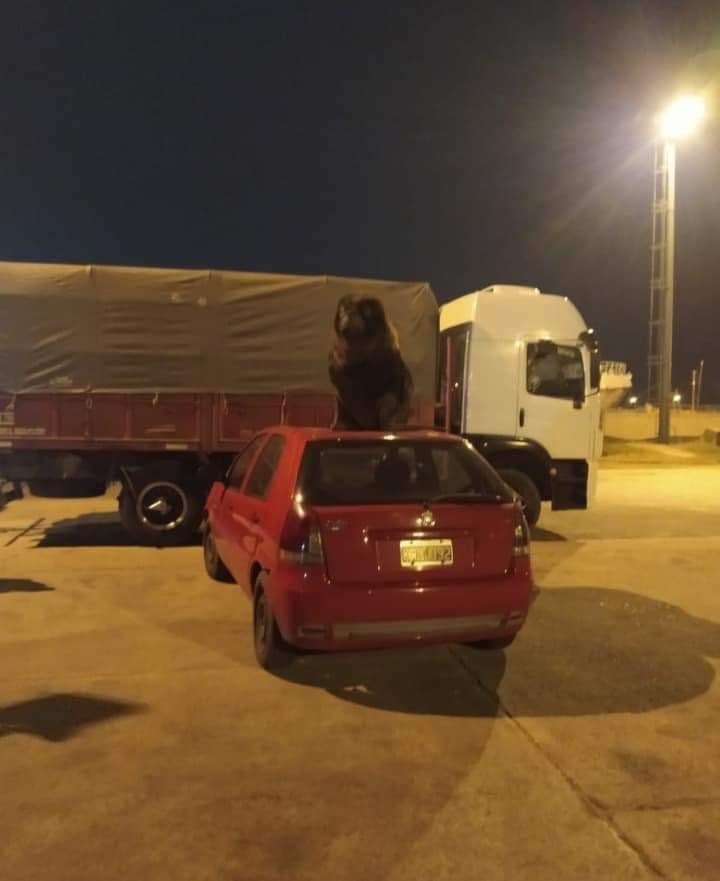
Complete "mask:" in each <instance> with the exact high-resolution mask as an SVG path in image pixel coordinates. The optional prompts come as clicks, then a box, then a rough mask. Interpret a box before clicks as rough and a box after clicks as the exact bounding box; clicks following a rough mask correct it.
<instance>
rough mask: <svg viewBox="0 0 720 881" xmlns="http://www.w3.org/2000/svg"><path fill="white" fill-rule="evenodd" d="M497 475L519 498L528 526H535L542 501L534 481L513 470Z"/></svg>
mask: <svg viewBox="0 0 720 881" xmlns="http://www.w3.org/2000/svg"><path fill="white" fill-rule="evenodd" d="M498 474H499V475H500V477H502V479H503V480H504V481H505V483H506V484H507V485H508V486H509V487H510V489H512V490H514V491H515V492H516V493H517V494H518V495H519V496H520V499H521V500H522V506H523V513H524V514H525V519H526V520H527V522H528V526H535V524H536V523H537V522H538V520H539V519H540V512H541V510H542V499H541V498H540V491H539V490H538V488H537V486H536V485H535V481H534V480H532V479H531V478H530V477H528V476H527V474H523V472H522V471H516V470H515V469H514V468H508V469H507V470H501V471H499V472H498Z"/></svg>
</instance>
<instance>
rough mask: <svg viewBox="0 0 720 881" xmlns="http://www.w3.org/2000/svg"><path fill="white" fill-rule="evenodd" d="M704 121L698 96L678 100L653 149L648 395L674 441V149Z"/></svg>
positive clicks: (662, 435) (664, 434)
mask: <svg viewBox="0 0 720 881" xmlns="http://www.w3.org/2000/svg"><path fill="white" fill-rule="evenodd" d="M704 117H705V102H704V101H703V99H702V98H700V97H698V96H691V95H686V96H684V97H681V98H677V99H676V100H675V101H673V103H672V104H670V105H669V106H668V107H667V108H666V109H665V110H664V111H663V112H662V113H661V114H660V116H659V117H658V120H657V121H658V134H659V139H660V144H659V145H658V146H656V150H655V188H654V199H653V243H652V276H651V281H650V353H649V357H648V393H649V394H650V396H651V397H652V396H653V394H654V391H655V387H657V394H656V398H657V403H658V405H659V409H660V417H659V426H658V428H659V430H658V435H659V439H660V442H661V443H665V444H668V443H670V410H671V408H672V349H673V306H674V302H673V300H674V288H675V150H676V144H677V142H678V141H679V140H682V139H684V138H687V137H689V136H690V135H691V134H692V133H693V132H694V131H695V130H696V129H697V128H698V126H699V125H700V123H701V122H702V120H703V118H704Z"/></svg>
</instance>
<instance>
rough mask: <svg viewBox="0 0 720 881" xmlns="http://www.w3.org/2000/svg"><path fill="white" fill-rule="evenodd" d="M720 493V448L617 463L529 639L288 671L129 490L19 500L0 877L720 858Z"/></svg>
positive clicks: (0, 707)
mask: <svg viewBox="0 0 720 881" xmlns="http://www.w3.org/2000/svg"><path fill="white" fill-rule="evenodd" d="M690 472H691V473H690ZM719 498H720V469H717V468H716V469H712V468H708V469H703V468H693V469H692V470H691V469H682V468H678V469H668V468H664V469H662V470H661V471H659V472H652V471H649V470H648V469H644V470H638V471H632V470H616V471H607V472H603V474H602V475H601V483H600V493H599V500H598V507H597V509H596V510H595V511H592V512H582V513H570V514H552V513H549V514H547V515H546V516H545V517H544V518H543V521H542V527H543V528H542V530H539V531H538V535H537V541H536V542H535V544H534V554H535V565H536V570H537V572H538V577H539V580H540V582H541V583H542V585H543V587H544V591H543V593H542V594H541V596H540V598H539V600H538V602H537V604H536V607H535V609H534V611H533V615H532V617H531V619H530V621H529V623H528V625H527V627H526V629H525V631H524V632H523V634H522V635H521V637H520V638H519V639H518V641H517V642H516V644H515V645H514V646H513V647H512V648H511V649H509V650H508V651H507V652H505V653H484V652H477V651H474V650H471V649H467V648H459V647H452V648H433V649H419V650H416V649H411V650H405V651H394V652H382V653H373V654H352V655H340V656H305V657H302V658H298V659H297V660H296V661H295V662H294V663H293V665H292V666H291V667H290V668H289V669H288V670H287V672H285V673H284V674H283V677H282V678H280V677H274V676H270V675H268V674H266V673H264V672H262V671H261V670H259V669H258V668H257V666H256V664H255V661H254V658H253V657H252V649H251V644H250V609H249V604H248V603H247V601H246V600H245V598H244V597H243V596H242V595H240V593H239V592H238V591H237V590H236V589H233V588H232V587H227V586H219V585H216V584H213V583H210V582H209V581H208V580H207V579H206V578H205V576H204V574H203V571H202V564H201V559H200V551H199V548H184V549H180V550H166V551H155V550H148V549H140V548H135V547H133V546H132V545H131V544H130V542H129V540H128V539H126V538H125V536H124V534H123V533H122V531H121V529H120V527H119V526H118V525H117V523H116V521H115V519H114V515H113V514H112V513H111V512H112V509H113V504H112V501H111V500H106V499H102V500H99V501H95V500H91V501H90V502H86V501H81V500H74V501H56V500H38V499H26V500H24V501H22V502H13V503H11V504H10V505H9V506H8V507H7V509H6V510H5V511H3V512H2V513H1V514H0V622H2V629H1V630H0V785H1V788H2V801H1V804H2V827H1V829H2V831H1V832H0V865H2V867H3V869H2V878H3V881H25V879H28V881H29V879H33V881H36V879H37V881H44V879H53V881H63V879H68V881H69V879H73V881H85V879H93V881H94V879H97V878H103V879H123V881H125V879H127V878H129V877H137V878H142V879H147V881H154V879H166V878H167V879H173V881H184V879H188V881H190V879H192V881H197V879H213V881H220V879H228V881H236V879H237V881H246V879H247V881H266V879H267V881H269V879H280V878H283V879H285V878H292V879H302V881H304V879H310V878H312V879H318V878H321V879H324V878H327V879H333V881H335V879H350V881H354V879H363V881H365V879H367V878H373V879H392V881H400V879H402V881H404V879H408V881H409V879H413V881H416V879H425V878H427V879H431V878H432V879H443V878H451V877H452V878H453V879H456V881H458V879H459V881H464V879H468V881H474V879H478V878H482V879H483V881H485V879H487V881H494V879H503V881H504V879H534V881H542V879H553V881H555V879H561V881H562V879H582V881H586V879H626V878H627V879H651V878H652V879H657V878H666V879H686V878H687V879H689V878H692V879H716V878H717V877H720V833H718V829H719V828H720V824H719V823H718V820H720V797H719V796H718V785H717V781H718V780H720V693H719V690H718V685H717V677H716V674H717V672H718V665H719V664H720V592H718V589H717V588H718V586H720V585H719V582H720V576H719V575H718V572H720V519H719V518H718V503H717V501H716V500H717V499H719ZM89 510H91V511H93V513H91V514H88V513H87V512H88V511H89Z"/></svg>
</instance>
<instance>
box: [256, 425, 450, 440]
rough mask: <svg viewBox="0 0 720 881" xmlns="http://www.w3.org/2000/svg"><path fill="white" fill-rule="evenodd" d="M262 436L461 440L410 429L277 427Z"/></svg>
mask: <svg viewBox="0 0 720 881" xmlns="http://www.w3.org/2000/svg"><path fill="white" fill-rule="evenodd" d="M261 433H262V434H284V435H286V436H290V437H296V438H298V439H299V440H302V441H306V442H307V441H323V440H326V441H336V440H364V441H383V440H397V439H400V438H403V439H406V440H411V441H432V440H435V441H449V440H451V441H458V440H460V438H458V437H456V436H455V435H452V434H447V433H446V432H444V431H434V430H431V429H422V428H409V429H402V430H396V431H338V430H335V429H332V428H317V427H314V426H306V427H303V426H295V425H275V426H270V427H268V428H264V429H263V430H262V432H261Z"/></svg>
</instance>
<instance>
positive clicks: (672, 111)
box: [659, 95, 705, 140]
mask: <svg viewBox="0 0 720 881" xmlns="http://www.w3.org/2000/svg"><path fill="white" fill-rule="evenodd" d="M704 117H705V102H704V101H703V99H702V98H698V97H695V96H690V95H687V96H686V97H684V98H678V99H677V101H673V103H672V104H671V105H670V106H669V107H667V108H666V109H665V110H664V111H663V112H662V113H661V114H660V119H659V122H660V133H661V135H662V136H663V137H664V138H666V139H667V140H676V139H678V138H686V137H688V135H691V134H692V133H693V132H694V131H695V129H697V127H698V126H699V125H700V123H701V122H702V121H703V118H704Z"/></svg>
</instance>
